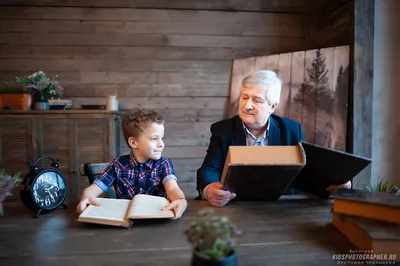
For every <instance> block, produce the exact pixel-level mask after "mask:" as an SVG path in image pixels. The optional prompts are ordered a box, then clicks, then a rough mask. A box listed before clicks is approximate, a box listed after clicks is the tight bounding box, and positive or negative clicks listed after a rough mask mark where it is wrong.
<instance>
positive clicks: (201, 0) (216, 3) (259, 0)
mask: <svg viewBox="0 0 400 266" xmlns="http://www.w3.org/2000/svg"><path fill="white" fill-rule="evenodd" d="M335 1H336V0H335ZM326 2H327V0H324V1H322V0H279V1H276V0H247V1H243V0H211V1H209V0H191V1H187V0H155V1H154V0H152V1H148V0H114V1H109V0H97V1H93V0H52V1H49V0H18V1H16V0H3V1H1V4H0V6H1V5H3V6H16V5H19V6H42V7H43V6H53V7H60V6H69V7H100V8H104V7H112V8H137V9H152V8H154V9H186V10H195V9H197V10H220V11H263V12H277V13H283V12H284V13H307V12H309V11H310V10H318V9H319V8H320V7H321V6H323V5H324V4H325V3H326Z"/></svg>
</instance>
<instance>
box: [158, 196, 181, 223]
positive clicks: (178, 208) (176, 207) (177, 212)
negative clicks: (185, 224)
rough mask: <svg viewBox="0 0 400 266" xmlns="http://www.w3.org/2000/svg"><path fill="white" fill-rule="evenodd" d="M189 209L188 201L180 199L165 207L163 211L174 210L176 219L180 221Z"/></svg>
mask: <svg viewBox="0 0 400 266" xmlns="http://www.w3.org/2000/svg"><path fill="white" fill-rule="evenodd" d="M186 207H187V201H186V200H185V199H179V200H174V201H172V202H171V203H170V204H168V205H167V206H165V207H162V208H161V210H163V211H165V210H172V209H173V211H174V213H175V217H174V220H175V219H178V218H180V217H181V216H182V214H183V213H184V212H185V210H186Z"/></svg>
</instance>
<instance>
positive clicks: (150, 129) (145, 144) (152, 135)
mask: <svg viewBox="0 0 400 266" xmlns="http://www.w3.org/2000/svg"><path fill="white" fill-rule="evenodd" d="M163 138H164V125H163V124H157V123H151V125H149V126H147V127H146V128H145V129H144V130H143V132H142V133H141V134H140V136H139V138H138V139H133V138H129V141H132V144H131V147H132V148H133V154H134V156H135V158H136V159H137V160H138V161H140V162H145V161H147V160H148V159H153V160H158V159H160V157H161V153H162V151H163V150H164V141H163Z"/></svg>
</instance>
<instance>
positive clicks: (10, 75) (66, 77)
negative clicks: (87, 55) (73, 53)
mask: <svg viewBox="0 0 400 266" xmlns="http://www.w3.org/2000/svg"><path fill="white" fill-rule="evenodd" d="M36 71H37V70H36ZM36 71H35V72H36ZM30 74H32V73H30V72H27V71H18V72H17V71H12V72H9V71H0V80H1V81H11V80H14V79H15V77H21V76H27V75H30ZM46 75H47V76H49V77H55V76H57V75H58V77H57V80H59V81H60V83H61V84H64V82H65V83H71V82H78V81H79V80H80V73H79V72H55V71H52V70H49V71H46Z"/></svg>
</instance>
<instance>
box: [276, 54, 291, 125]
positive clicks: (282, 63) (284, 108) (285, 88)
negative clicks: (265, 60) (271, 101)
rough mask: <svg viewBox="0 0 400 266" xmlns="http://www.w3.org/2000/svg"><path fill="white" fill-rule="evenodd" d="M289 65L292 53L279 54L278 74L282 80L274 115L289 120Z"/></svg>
mask: <svg viewBox="0 0 400 266" xmlns="http://www.w3.org/2000/svg"><path fill="white" fill-rule="evenodd" d="M291 65H292V53H287V54H280V55H279V62H278V68H279V70H278V73H279V77H280V78H281V80H282V89H281V97H280V100H279V101H280V102H279V105H278V107H277V109H276V110H275V112H274V113H275V114H277V115H279V116H283V117H286V118H289V111H290V94H291V92H290V83H291V82H290V78H291V74H292V73H291V70H292V69H291Z"/></svg>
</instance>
